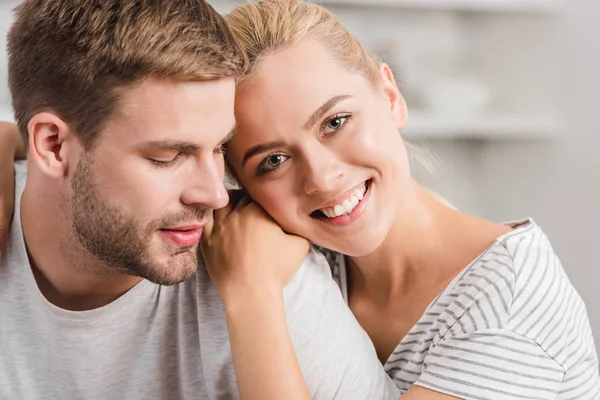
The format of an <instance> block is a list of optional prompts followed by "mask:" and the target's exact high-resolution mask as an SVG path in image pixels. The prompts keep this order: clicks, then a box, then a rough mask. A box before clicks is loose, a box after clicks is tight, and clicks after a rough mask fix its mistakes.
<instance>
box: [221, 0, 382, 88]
mask: <svg viewBox="0 0 600 400" xmlns="http://www.w3.org/2000/svg"><path fill="white" fill-rule="evenodd" d="M225 19H226V21H227V23H228V24H229V27H230V29H231V31H232V32H233V35H234V36H235V38H236V40H237V41H238V42H239V44H240V45H241V47H242V49H243V52H244V53H245V55H246V57H247V60H246V61H247V63H246V71H245V75H246V76H249V75H251V74H252V73H253V72H254V71H255V69H256V66H257V64H258V63H259V62H260V60H261V58H262V57H264V56H265V55H267V54H269V53H272V52H275V51H277V50H283V49H285V48H288V47H290V46H292V45H294V44H295V43H297V42H299V41H300V40H302V39H304V38H307V37H310V38H313V39H317V40H319V41H320V42H321V43H323V44H324V45H325V46H326V47H327V48H328V49H329V51H330V52H331V54H332V55H333V57H334V58H335V59H337V60H338V61H340V62H341V63H342V65H344V67H346V68H348V70H350V71H352V72H357V73H360V74H363V75H364V76H365V77H366V78H368V79H369V80H370V81H372V82H377V81H378V80H379V79H380V78H379V66H380V64H381V61H380V60H379V58H378V57H376V56H375V55H374V54H371V53H370V52H368V51H367V50H366V49H365V48H364V47H363V46H362V44H361V43H360V42H359V41H358V39H356V38H355V37H354V36H353V35H352V34H351V33H350V32H349V31H348V30H347V29H346V28H345V27H344V26H343V25H342V24H341V23H340V21H339V20H338V19H337V17H336V16H335V15H333V13H331V12H330V11H329V10H327V9H325V8H323V7H321V6H319V5H317V4H313V3H308V2H304V1H300V0H262V1H258V2H257V1H248V2H247V3H246V4H244V5H241V6H238V7H236V8H235V9H234V10H233V11H232V12H231V13H230V14H228V15H226V16H225Z"/></svg>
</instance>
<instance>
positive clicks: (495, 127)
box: [402, 112, 561, 140]
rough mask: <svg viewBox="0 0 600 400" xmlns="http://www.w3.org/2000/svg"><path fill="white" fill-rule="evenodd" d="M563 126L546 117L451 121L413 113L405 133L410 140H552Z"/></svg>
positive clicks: (495, 117) (441, 117) (455, 119)
mask: <svg viewBox="0 0 600 400" xmlns="http://www.w3.org/2000/svg"><path fill="white" fill-rule="evenodd" d="M560 131H561V127H560V123H559V122H558V121H556V120H555V119H553V118H551V117H549V116H544V115H537V116H536V115H530V116H523V115H490V116H479V117H465V118H458V117H451V116H447V117H446V116H437V115H428V114H426V113H419V112H412V113H411V112H409V115H408V122H407V125H406V128H405V129H404V131H403V132H402V133H403V135H404V136H405V137H407V138H409V139H417V140H420V139H447V140H453V139H476V140H548V139H552V138H554V137H556V136H557V135H558V133H560Z"/></svg>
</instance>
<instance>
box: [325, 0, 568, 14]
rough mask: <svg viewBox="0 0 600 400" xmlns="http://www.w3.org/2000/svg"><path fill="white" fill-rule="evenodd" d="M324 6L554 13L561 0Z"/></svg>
mask: <svg viewBox="0 0 600 400" xmlns="http://www.w3.org/2000/svg"><path fill="white" fill-rule="evenodd" d="M317 2H318V3H320V4H323V5H324V6H337V5H339V6H360V7H402V8H412V9H422V10H450V11H471V12H491V13H521V14H531V13H534V14H554V13H558V11H560V9H561V5H562V2H561V0H321V1H317Z"/></svg>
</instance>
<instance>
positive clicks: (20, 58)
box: [8, 0, 244, 148]
mask: <svg viewBox="0 0 600 400" xmlns="http://www.w3.org/2000/svg"><path fill="white" fill-rule="evenodd" d="M8 52H9V66H8V78H9V86H10V91H11V95H12V102H13V108H14V111H15V118H16V120H17V123H18V125H19V130H20V131H21V134H22V135H23V136H24V139H25V140H24V142H25V145H27V143H28V129H27V125H28V124H29V121H30V120H31V118H32V117H33V116H35V115H36V114H38V113H40V112H43V111H50V112H53V113H55V114H57V115H58V116H59V117H60V118H62V119H63V120H64V121H65V122H66V123H67V124H68V125H69V127H70V128H71V129H72V130H73V131H74V132H75V133H76V134H77V135H78V137H79V139H80V141H81V143H82V144H83V146H84V147H85V148H90V147H91V146H93V144H94V142H95V140H96V139H97V137H98V134H99V133H100V132H101V131H102V129H103V125H104V123H105V122H106V120H107V119H108V118H109V117H110V116H111V115H112V113H113V111H114V110H115V108H116V107H117V103H118V100H119V91H120V89H124V88H127V87H128V86H131V85H133V84H135V83H138V82H140V81H142V80H144V79H145V78H149V77H159V78H166V79H178V80H179V79H180V80H190V81H192V80H208V79H219V78H225V77H236V76H237V75H238V74H239V73H240V72H241V71H242V70H243V64H244V62H243V55H242V53H241V51H240V49H239V47H238V45H237V44H236V42H235V40H234V38H233V36H232V35H231V32H230V31H229V28H228V27H227V24H226V22H225V21H224V19H223V17H222V16H221V15H219V14H218V13H217V12H216V11H215V10H214V9H213V8H212V7H211V6H210V5H209V4H208V3H207V2H206V1H204V0H24V1H23V3H22V4H21V5H20V6H18V7H17V9H16V18H15V22H14V25H13V26H12V28H11V30H10V32H9V34H8Z"/></svg>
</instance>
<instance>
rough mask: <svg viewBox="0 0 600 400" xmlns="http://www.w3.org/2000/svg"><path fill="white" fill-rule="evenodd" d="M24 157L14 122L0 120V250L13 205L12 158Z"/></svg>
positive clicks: (23, 150) (13, 179)
mask: <svg viewBox="0 0 600 400" xmlns="http://www.w3.org/2000/svg"><path fill="white" fill-rule="evenodd" d="M24 158H25V149H24V148H23V142H22V141H21V136H20V135H19V132H18V129H17V127H16V126H15V125H14V124H11V123H8V122H0V252H2V247H3V246H4V241H5V239H6V235H7V234H8V229H9V225H10V221H11V219H12V215H13V211H14V206H15V174H14V166H13V161H14V160H20V159H24Z"/></svg>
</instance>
